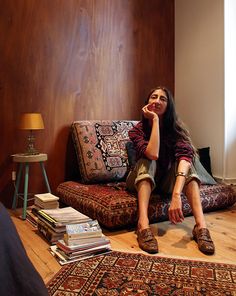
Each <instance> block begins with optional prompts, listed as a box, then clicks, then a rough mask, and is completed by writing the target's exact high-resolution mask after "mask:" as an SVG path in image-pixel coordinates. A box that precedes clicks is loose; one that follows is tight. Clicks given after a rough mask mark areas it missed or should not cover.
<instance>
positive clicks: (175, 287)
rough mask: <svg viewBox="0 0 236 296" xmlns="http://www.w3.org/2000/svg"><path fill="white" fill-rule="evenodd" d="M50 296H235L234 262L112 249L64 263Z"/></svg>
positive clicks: (51, 283) (55, 278) (235, 276)
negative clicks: (111, 250)
mask: <svg viewBox="0 0 236 296" xmlns="http://www.w3.org/2000/svg"><path fill="white" fill-rule="evenodd" d="M47 287H48V291H49V295H57V296H59V295H60V296H75V295H86V296H88V295H97V296H100V295H107V296H116V295H129V296H130V295H136V296H138V295H139V296H140V295H145V296H146V295H181V296H184V295H186V296H187V295H188V296H197V295H212V296H213V295H214V296H216V295H217V296H220V295H231V296H233V295H234V296H235V295H236V265H233V264H223V263H220V264H219V263H210V262H204V261H196V260H186V259H173V258H164V257H159V256H148V255H143V254H133V253H123V252H116V251H113V252H111V253H110V254H107V255H104V256H98V257H94V258H91V259H87V260H84V261H79V262H76V263H72V264H68V265H65V266H64V267H63V268H62V269H61V270H60V271H59V272H58V273H57V274H56V275H55V277H54V278H53V279H52V280H51V281H50V282H49V283H48V285H47Z"/></svg>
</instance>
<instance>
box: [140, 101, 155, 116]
mask: <svg viewBox="0 0 236 296" xmlns="http://www.w3.org/2000/svg"><path fill="white" fill-rule="evenodd" d="M152 110H153V103H151V104H147V105H145V106H144V107H143V108H142V112H143V116H144V117H145V118H147V119H151V120H153V119H154V118H157V119H158V115H157V114H156V113H155V112H154V111H152Z"/></svg>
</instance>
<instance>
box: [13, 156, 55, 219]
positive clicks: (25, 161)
mask: <svg viewBox="0 0 236 296" xmlns="http://www.w3.org/2000/svg"><path fill="white" fill-rule="evenodd" d="M12 157H13V161H14V162H18V163H19V164H20V167H19V171H18V173H17V178H16V188H15V192H14V197H13V203H12V208H13V209H15V208H16V205H17V202H18V197H19V195H20V194H19V192H18V190H19V185H20V179H21V173H22V168H23V165H25V182H24V198H23V201H24V203H23V214H22V218H23V219H25V218H26V208H27V201H28V183H29V165H30V163H32V162H39V164H40V167H41V169H42V173H43V177H44V180H45V183H46V187H47V190H48V192H50V193H51V189H50V186H49V183H48V178H47V174H46V171H45V168H44V161H46V160H47V159H48V157H47V154H45V153H40V154H34V155H26V154H14V155H12Z"/></svg>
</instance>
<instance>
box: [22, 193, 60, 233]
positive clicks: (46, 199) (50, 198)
mask: <svg viewBox="0 0 236 296" xmlns="http://www.w3.org/2000/svg"><path fill="white" fill-rule="evenodd" d="M58 200H59V197H57V196H55V195H53V194H51V193H41V194H35V195H34V205H33V206H31V207H29V208H28V209H27V210H26V220H27V221H29V222H30V223H31V224H32V225H33V226H34V227H37V225H38V211H39V210H41V209H56V208H58V207H59V202H58Z"/></svg>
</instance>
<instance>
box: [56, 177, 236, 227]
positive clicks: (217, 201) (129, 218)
mask: <svg viewBox="0 0 236 296" xmlns="http://www.w3.org/2000/svg"><path fill="white" fill-rule="evenodd" d="M57 194H58V196H59V197H60V201H61V202H63V203H64V204H66V205H68V206H71V207H73V208H75V209H76V210H78V211H80V212H82V213H83V214H85V215H87V216H89V217H91V218H92V219H97V220H98V222H99V223H100V224H101V225H102V226H105V227H106V228H109V229H115V228H120V227H127V226H128V227H129V226H134V225H136V222H137V219H138V202H137V197H136V194H135V193H131V192H129V191H127V190H126V184H125V182H111V183H106V184H104V183H98V184H83V183H81V182H74V181H67V182H63V183H61V184H60V185H59V186H58V187H57ZM200 197H201V203H202V207H203V210H204V212H209V211H216V210H219V209H225V208H228V207H230V206H232V205H233V204H234V203H235V202H236V192H235V190H234V189H233V187H232V186H230V185H223V184H216V185H201V186H200ZM169 203H170V196H160V195H158V194H155V193H153V194H152V196H151V199H150V202H149V208H148V216H149V221H150V223H156V222H160V221H165V220H168V219H169V218H168V208H169ZM182 207H183V213H184V215H185V216H189V215H192V210H191V207H190V206H189V203H188V200H187V198H186V196H185V195H184V194H182Z"/></svg>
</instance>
